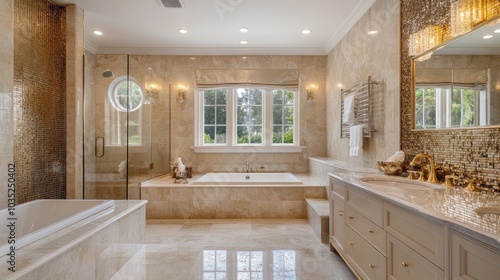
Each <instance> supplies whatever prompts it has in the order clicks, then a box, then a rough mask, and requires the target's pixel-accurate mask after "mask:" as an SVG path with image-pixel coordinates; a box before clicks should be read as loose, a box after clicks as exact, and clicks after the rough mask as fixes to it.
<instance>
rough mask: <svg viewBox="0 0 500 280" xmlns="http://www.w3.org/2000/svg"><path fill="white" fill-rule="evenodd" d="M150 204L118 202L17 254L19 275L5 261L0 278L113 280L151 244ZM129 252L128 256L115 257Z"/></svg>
mask: <svg viewBox="0 0 500 280" xmlns="http://www.w3.org/2000/svg"><path fill="white" fill-rule="evenodd" d="M146 203H147V201H143V200H136V201H133V200H128V201H115V205H114V207H111V208H107V209H104V210H103V211H101V212H98V213H96V214H94V215H92V216H90V217H88V218H85V219H83V220H81V221H78V222H76V223H74V224H71V225H69V226H68V227H66V228H64V229H62V230H59V231H57V232H55V233H53V234H51V235H49V236H46V237H44V238H42V239H40V240H38V241H36V242H34V243H31V244H28V245H26V246H24V247H23V248H21V249H19V250H16V251H15V272H14V273H13V272H11V271H9V270H8V268H9V267H10V266H11V265H12V264H9V263H7V261H8V260H10V257H9V256H1V257H0V279H9V280H10V279H18V280H21V279H22V280H45V279H47V280H48V279H75V280H77V279H96V280H101V279H102V280H106V279H110V277H111V276H113V275H114V274H115V273H116V271H118V269H119V268H120V267H122V265H123V263H125V262H126V261H127V254H128V255H131V254H133V253H135V252H137V250H139V249H140V247H141V246H142V244H143V242H144V240H145V226H146V225H145V224H146V219H145V204H146ZM19 222H22V221H19ZM123 247H125V248H126V252H127V253H125V254H115V251H114V250H115V249H116V248H123ZM110 252H113V253H112V254H110Z"/></svg>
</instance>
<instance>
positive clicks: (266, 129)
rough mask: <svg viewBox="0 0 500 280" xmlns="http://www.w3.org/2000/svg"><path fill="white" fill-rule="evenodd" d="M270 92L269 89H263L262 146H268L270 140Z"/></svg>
mask: <svg viewBox="0 0 500 280" xmlns="http://www.w3.org/2000/svg"><path fill="white" fill-rule="evenodd" d="M272 106H273V102H272V93H271V91H270V90H264V98H262V107H263V108H262V109H263V110H262V112H263V116H262V117H263V120H262V134H263V135H262V136H263V137H262V138H263V139H262V144H263V145H264V146H270V145H271V144H272V143H273V141H272V139H271V138H272V121H273V120H272Z"/></svg>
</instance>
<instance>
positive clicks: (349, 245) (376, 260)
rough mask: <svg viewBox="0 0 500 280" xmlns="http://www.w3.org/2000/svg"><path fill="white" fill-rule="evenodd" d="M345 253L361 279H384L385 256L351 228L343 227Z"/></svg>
mask: <svg viewBox="0 0 500 280" xmlns="http://www.w3.org/2000/svg"><path fill="white" fill-rule="evenodd" d="M345 229H346V231H345V239H346V244H345V255H346V258H347V260H348V261H349V263H350V264H351V266H352V267H353V268H354V269H355V270H356V272H358V274H359V275H360V276H361V278H362V279H372V280H375V279H380V280H385V279H386V258H385V257H384V256H383V255H382V254H380V252H379V251H377V250H376V249H375V248H374V247H373V246H371V245H370V244H369V243H368V242H367V241H366V240H364V239H363V238H362V237H361V236H360V235H359V234H357V233H356V232H355V231H354V230H353V229H351V228H350V227H349V226H347V225H346V227H345Z"/></svg>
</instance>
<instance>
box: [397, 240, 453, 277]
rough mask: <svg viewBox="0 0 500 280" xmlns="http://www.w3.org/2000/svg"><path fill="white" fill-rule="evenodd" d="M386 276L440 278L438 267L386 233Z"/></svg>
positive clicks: (441, 274)
mask: <svg viewBox="0 0 500 280" xmlns="http://www.w3.org/2000/svg"><path fill="white" fill-rule="evenodd" d="M387 278H388V279H398V280H413V279H415V280H421V279H426V280H432V279H434V280H441V279H444V272H443V270H441V269H440V268H439V267H437V266H436V265H434V264H433V263H431V262H430V261H428V260H427V259H425V258H424V257H422V256H421V255H419V254H418V253H417V252H415V251H413V250H412V249H410V247H408V246H406V245H404V244H403V243H402V242H400V241H399V240H397V239H396V238H395V237H393V236H391V235H390V234H387Z"/></svg>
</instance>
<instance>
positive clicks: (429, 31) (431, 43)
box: [409, 25, 443, 56]
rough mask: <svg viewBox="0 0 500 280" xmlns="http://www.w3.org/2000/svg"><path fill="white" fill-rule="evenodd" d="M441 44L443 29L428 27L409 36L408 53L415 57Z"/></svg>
mask: <svg viewBox="0 0 500 280" xmlns="http://www.w3.org/2000/svg"><path fill="white" fill-rule="evenodd" d="M442 42H443V27H442V26H440V25H428V26H426V27H425V28H424V29H421V30H419V31H417V32H415V33H412V34H410V40H409V44H410V46H409V53H410V55H411V56H416V55H419V54H421V53H424V52H426V51H428V50H430V49H432V48H434V47H436V46H437V45H439V44H441V43H442Z"/></svg>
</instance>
